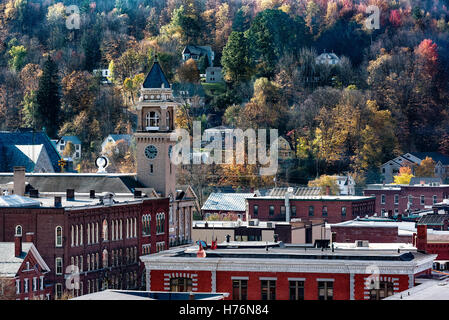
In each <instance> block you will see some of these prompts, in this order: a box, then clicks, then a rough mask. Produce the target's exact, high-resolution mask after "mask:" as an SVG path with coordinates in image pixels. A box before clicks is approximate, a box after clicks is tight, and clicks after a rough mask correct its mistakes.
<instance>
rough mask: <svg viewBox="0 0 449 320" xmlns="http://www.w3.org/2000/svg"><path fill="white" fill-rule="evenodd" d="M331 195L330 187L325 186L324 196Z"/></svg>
mask: <svg viewBox="0 0 449 320" xmlns="http://www.w3.org/2000/svg"><path fill="white" fill-rule="evenodd" d="M330 194H331V187H329V186H326V196H329V195H330Z"/></svg>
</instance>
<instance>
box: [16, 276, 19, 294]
mask: <svg viewBox="0 0 449 320" xmlns="http://www.w3.org/2000/svg"><path fill="white" fill-rule="evenodd" d="M16 294H20V279H17V280H16Z"/></svg>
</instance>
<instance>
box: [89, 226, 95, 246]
mask: <svg viewBox="0 0 449 320" xmlns="http://www.w3.org/2000/svg"><path fill="white" fill-rule="evenodd" d="M91 231H92V238H91V239H90V242H91V243H95V225H94V224H93V223H92V224H91Z"/></svg>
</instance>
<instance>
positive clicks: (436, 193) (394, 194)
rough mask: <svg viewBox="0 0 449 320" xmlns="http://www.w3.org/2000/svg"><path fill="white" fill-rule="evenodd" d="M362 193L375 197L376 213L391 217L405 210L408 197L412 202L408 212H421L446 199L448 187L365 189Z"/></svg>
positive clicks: (448, 191)
mask: <svg viewBox="0 0 449 320" xmlns="http://www.w3.org/2000/svg"><path fill="white" fill-rule="evenodd" d="M363 192H364V195H365V196H375V197H376V206H375V212H376V213H378V214H381V213H382V212H385V213H389V212H391V214H392V215H397V214H399V213H400V214H403V213H404V212H405V210H407V206H408V202H409V196H410V197H411V200H412V202H411V205H410V210H411V211H415V210H422V209H425V207H426V206H432V205H433V204H435V203H437V202H441V201H443V199H447V198H448V196H449V186H394V187H392V188H388V187H385V188H382V189H365V190H364V191H363ZM382 195H384V197H382ZM383 200H384V201H383Z"/></svg>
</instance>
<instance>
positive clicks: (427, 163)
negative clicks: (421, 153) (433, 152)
mask: <svg viewBox="0 0 449 320" xmlns="http://www.w3.org/2000/svg"><path fill="white" fill-rule="evenodd" d="M415 176H416V177H434V176H435V161H434V160H433V159H432V158H430V157H426V158H425V159H423V160H422V161H421V163H420V164H419V165H418V166H416V168H415Z"/></svg>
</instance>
